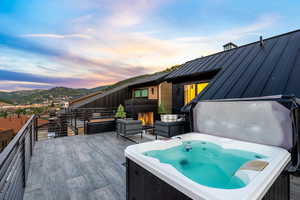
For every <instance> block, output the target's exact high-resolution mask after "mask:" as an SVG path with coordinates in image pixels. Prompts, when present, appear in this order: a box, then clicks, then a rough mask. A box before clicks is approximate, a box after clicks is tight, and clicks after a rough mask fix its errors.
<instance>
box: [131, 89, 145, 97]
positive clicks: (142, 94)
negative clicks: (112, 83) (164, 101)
mask: <svg viewBox="0 0 300 200" xmlns="http://www.w3.org/2000/svg"><path fill="white" fill-rule="evenodd" d="M134 97H136V98H139V97H148V89H138V90H135V91H134Z"/></svg>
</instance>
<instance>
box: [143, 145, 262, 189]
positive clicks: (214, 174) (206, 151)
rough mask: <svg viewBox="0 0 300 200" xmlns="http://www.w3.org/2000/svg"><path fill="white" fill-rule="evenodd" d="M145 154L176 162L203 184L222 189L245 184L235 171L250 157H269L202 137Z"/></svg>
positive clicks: (191, 177)
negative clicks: (218, 143) (230, 147)
mask: <svg viewBox="0 0 300 200" xmlns="http://www.w3.org/2000/svg"><path fill="white" fill-rule="evenodd" d="M143 154H144V155H145V156H150V157H153V158H156V159H158V160H159V161H160V162H161V163H166V164H170V165H172V166H173V167H174V168H176V169H177V170H178V171H179V172H181V173H182V174H183V175H184V176H186V177H188V178H189V179H191V180H193V181H195V182H197V183H199V184H202V185H205V186H209V187H214V188H221V189H238V188H242V187H244V186H245V185H246V184H247V183H245V182H243V181H242V180H241V179H240V178H239V177H237V176H235V172H236V171H237V170H238V169H239V168H240V167H241V166H242V165H243V164H244V163H246V162H248V161H251V160H257V159H262V158H266V157H265V156H264V155H261V154H257V153H253V152H248V151H242V150H236V149H224V148H222V147H221V146H220V145H217V144H214V143H211V142H206V141H199V140H191V141H184V142H183V143H182V145H178V146H175V147H172V148H168V149H164V150H153V151H147V152H144V153H143Z"/></svg>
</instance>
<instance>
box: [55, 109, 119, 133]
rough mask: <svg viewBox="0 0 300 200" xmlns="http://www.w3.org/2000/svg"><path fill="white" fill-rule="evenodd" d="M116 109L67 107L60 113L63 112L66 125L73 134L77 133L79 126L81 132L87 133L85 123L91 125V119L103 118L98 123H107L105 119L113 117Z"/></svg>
mask: <svg viewBox="0 0 300 200" xmlns="http://www.w3.org/2000/svg"><path fill="white" fill-rule="evenodd" d="M116 110H117V108H69V109H66V110H64V112H62V113H61V114H60V115H62V114H63V116H64V117H65V118H66V121H67V125H68V127H69V128H71V129H72V131H73V132H74V134H75V135H78V128H79V127H82V128H83V129H84V130H83V133H84V134H87V133H88V132H89V131H88V126H87V124H89V125H92V122H91V121H93V120H94V121H95V120H100V121H101V120H103V121H102V122H98V123H103V124H107V123H108V122H107V121H106V119H114V117H115V113H116ZM60 115H58V116H60ZM79 123H80V124H79ZM98 125H99V124H98ZM97 130H98V129H97ZM103 131H104V130H103Z"/></svg>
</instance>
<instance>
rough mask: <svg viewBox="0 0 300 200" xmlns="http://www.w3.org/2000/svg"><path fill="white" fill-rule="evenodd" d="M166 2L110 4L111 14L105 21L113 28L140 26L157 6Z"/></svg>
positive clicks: (137, 0) (142, 0)
mask: <svg viewBox="0 0 300 200" xmlns="http://www.w3.org/2000/svg"><path fill="white" fill-rule="evenodd" d="M165 2H166V0H121V1H118V2H117V3H116V2H115V1H114V2H113V3H112V4H110V6H111V8H110V12H111V13H112V14H111V15H110V16H108V17H107V18H106V19H105V21H106V23H107V25H109V26H112V27H129V26H133V25H137V24H140V23H141V22H143V20H144V18H145V17H146V16H147V15H148V14H149V13H150V12H151V11H152V10H154V9H155V8H156V7H157V6H159V5H161V4H163V3H165Z"/></svg>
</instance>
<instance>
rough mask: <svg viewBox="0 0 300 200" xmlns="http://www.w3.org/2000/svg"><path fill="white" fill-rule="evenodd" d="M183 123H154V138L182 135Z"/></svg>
mask: <svg viewBox="0 0 300 200" xmlns="http://www.w3.org/2000/svg"><path fill="white" fill-rule="evenodd" d="M184 127H185V121H177V122H162V121H156V122H155V128H154V132H155V138H156V139H157V136H158V135H159V136H163V137H168V138H170V137H173V136H176V135H180V134H183V133H184Z"/></svg>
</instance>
